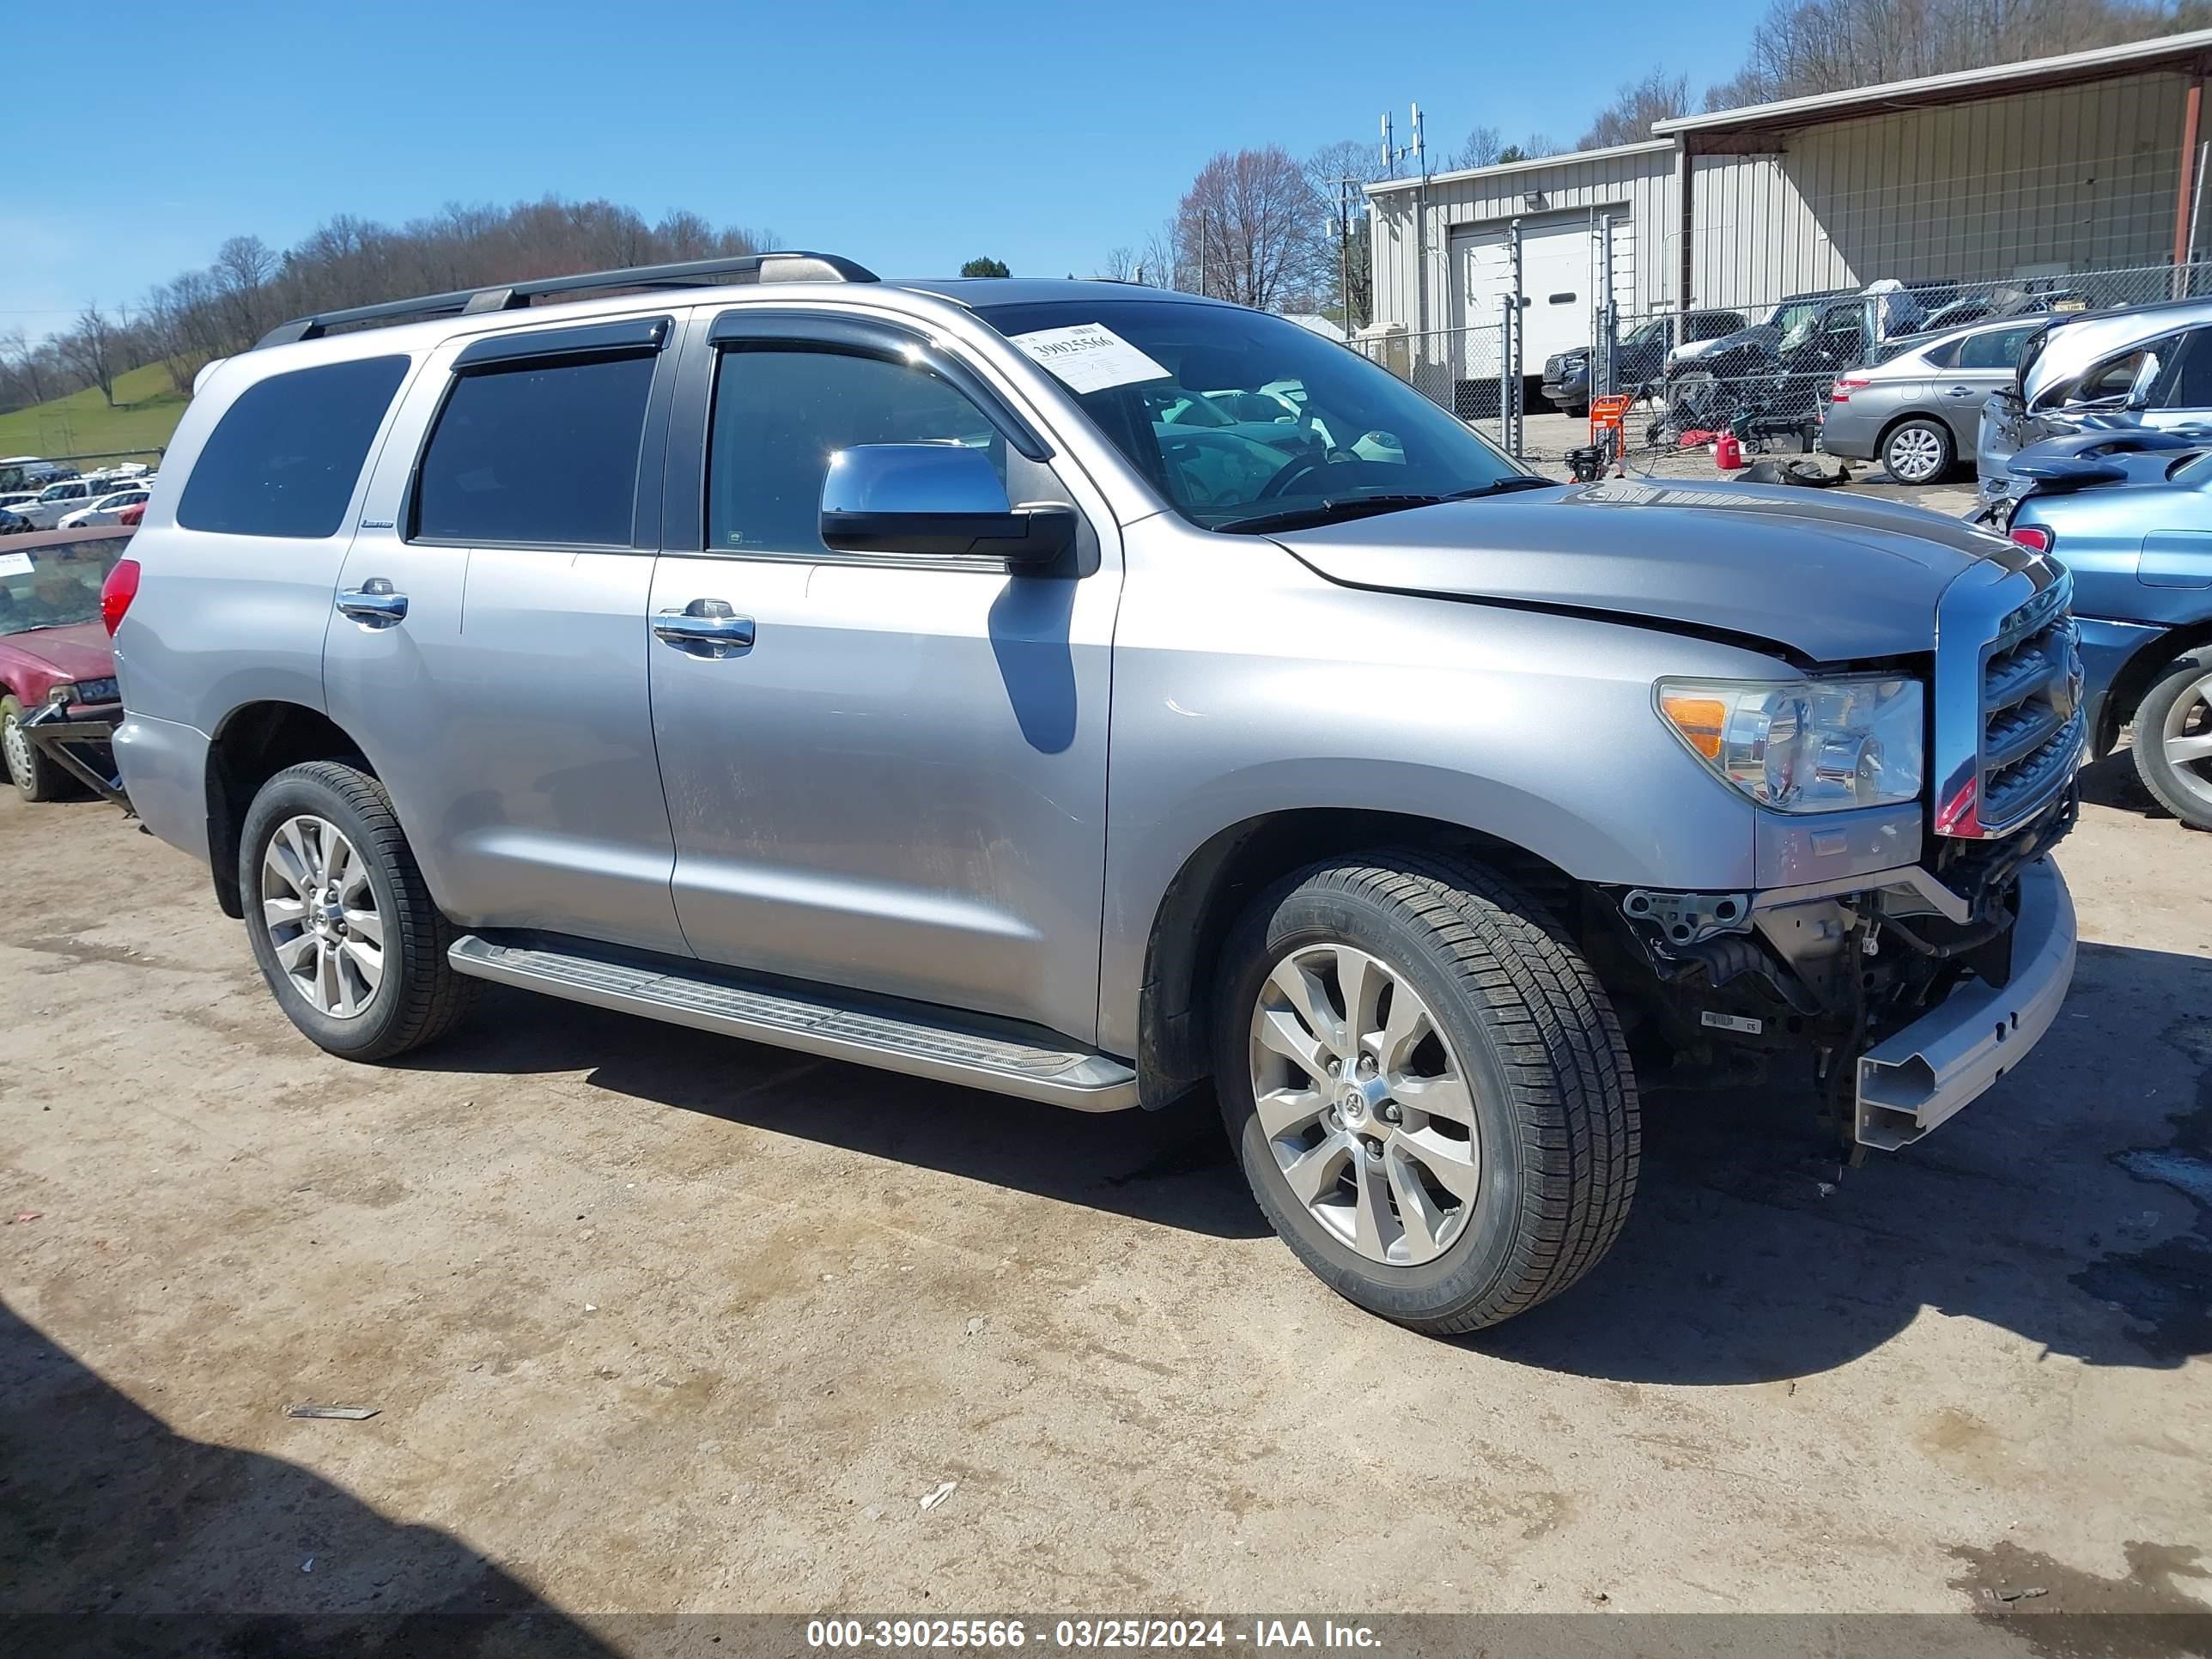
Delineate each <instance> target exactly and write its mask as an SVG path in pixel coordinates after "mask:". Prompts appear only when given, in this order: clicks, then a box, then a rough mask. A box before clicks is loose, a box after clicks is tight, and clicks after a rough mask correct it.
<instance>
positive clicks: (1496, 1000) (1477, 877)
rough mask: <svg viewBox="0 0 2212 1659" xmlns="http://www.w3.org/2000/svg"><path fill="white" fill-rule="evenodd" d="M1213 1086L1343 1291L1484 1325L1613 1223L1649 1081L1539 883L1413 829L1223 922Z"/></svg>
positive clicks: (1586, 1256) (1441, 1326) (1532, 1292)
mask: <svg viewBox="0 0 2212 1659" xmlns="http://www.w3.org/2000/svg"><path fill="white" fill-rule="evenodd" d="M1225 964H1226V969H1227V971H1226V973H1225V975H1224V978H1223V982H1222V985H1221V987H1220V996H1219V1001H1218V1006H1217V1008H1216V1011H1215V1016H1214V1035H1215V1072H1214V1076H1215V1082H1216V1087H1217V1091H1218V1094H1219V1097H1220V1101H1221V1109H1222V1115H1223V1119H1224V1121H1225V1125H1226V1127H1227V1128H1228V1131H1229V1135H1230V1139H1231V1142H1232V1144H1233V1145H1234V1146H1236V1148H1237V1157H1238V1158H1239V1160H1240V1162H1242V1164H1243V1167H1244V1173H1245V1177H1246V1179H1247V1180H1248V1181H1249V1182H1250V1183H1251V1186H1252V1190H1253V1193H1254V1195H1255V1197H1256V1198H1257V1199H1258V1200H1259V1202H1260V1206H1261V1209H1262V1210H1263V1211H1265V1212H1266V1213H1267V1218H1268V1220H1269V1221H1270V1223H1272V1224H1273V1226H1274V1229H1275V1231H1276V1232H1277V1234H1278V1235H1279V1237H1281V1238H1282V1240H1283V1242H1284V1243H1286V1244H1288V1245H1289V1246H1290V1247H1291V1250H1292V1251H1293V1252H1294V1253H1295V1254H1296V1255H1297V1256H1298V1258H1299V1259H1300V1260H1301V1261H1304V1263H1305V1264H1306V1266H1307V1267H1310V1268H1311V1269H1312V1270H1313V1271H1314V1273H1316V1274H1317V1275H1318V1276H1319V1277H1320V1278H1321V1279H1322V1281H1323V1282H1324V1283H1325V1284H1327V1285H1329V1286H1330V1287H1331V1288H1332V1289H1334V1291H1337V1292H1338V1293H1339V1294H1340V1295H1341V1296H1343V1297H1346V1299H1347V1300H1349V1301H1351V1302H1353V1303H1355V1304H1358V1306H1360V1307H1362V1308H1364V1309H1366V1310H1369V1311H1370V1312H1372V1313H1376V1314H1380V1315H1381V1316H1383V1317H1384V1318H1387V1319H1391V1320H1395V1321H1396V1322H1398V1323H1400V1324H1402V1325H1407V1326H1409V1327H1411V1328H1413V1329H1416V1330H1420V1331H1425V1332H1430V1333H1433V1334H1456V1333H1460V1332H1464V1331H1472V1330H1478V1329H1480V1328H1484V1327H1486V1326H1490V1325H1495V1324H1497V1323H1498V1322H1500V1321H1502V1320H1505V1319H1509V1318H1510V1317H1512V1316H1514V1315H1515V1314H1517V1313H1522V1312H1525V1311H1526V1310H1528V1309H1529V1308H1532V1307H1534V1306H1535V1305H1536V1304H1538V1303H1540V1302H1542V1301H1544V1300H1545V1299H1546V1298H1547V1297H1552V1296H1555V1295H1557V1294H1558V1293H1559V1291H1563V1290H1565V1289H1566V1288H1567V1287H1568V1286H1569V1285H1572V1284H1573V1283H1575V1281H1576V1280H1577V1279H1580V1278H1581V1277H1582V1276H1583V1274H1584V1273H1588V1272H1589V1269H1590V1268H1591V1267H1594V1266H1595V1265H1596V1263H1597V1262H1598V1261H1599V1260H1600V1259H1601V1257H1603V1255H1605V1253H1606V1251H1607V1249H1610V1248H1611V1247H1612V1245H1613V1241H1614V1239H1615V1238H1617V1237H1619V1236H1620V1229H1621V1225H1622V1224H1623V1223H1624V1222H1625V1221H1626V1218H1627V1215H1628V1209H1629V1205H1630V1202H1631V1200H1632V1198H1633V1196H1634V1194H1635V1189H1636V1176H1637V1164H1638V1155H1639V1133H1640V1132H1639V1127H1638V1106H1637V1097H1636V1085H1635V1080H1634V1078H1633V1075H1632V1073H1631V1071H1630V1067H1629V1062H1628V1055H1627V1051H1626V1047H1625V1045H1624V1044H1623V1042H1622V1040H1621V1034H1620V1024H1619V1022H1618V1021H1617V1020H1616V1019H1615V1018H1614V1017H1613V1010H1612V1007H1611V1006H1610V1005H1609V1003H1608V1002H1607V998H1606V995H1605V993H1604V991H1603V989H1602V988H1601V987H1600V986H1599V984H1598V982H1597V979H1596V976H1595V975H1594V974H1593V973H1592V972H1591V971H1590V969H1589V964H1588V963H1586V962H1584V961H1583V958H1582V957H1581V955H1580V953H1579V952H1578V951H1577V950H1576V949H1575V947H1574V945H1572V944H1571V942H1570V941H1569V940H1568V939H1567V938H1566V936H1565V934H1564V933H1562V932H1561V931H1560V930H1559V927H1558V925H1557V924H1556V923H1555V922H1554V921H1552V920H1551V919H1550V918H1549V917H1548V916H1547V915H1545V914H1544V913H1543V912H1542V911H1541V909H1540V908H1538V907H1537V906H1536V905H1535V904H1534V902H1531V901H1530V900H1529V899H1528V898H1527V897H1526V896H1523V895H1522V894H1521V893H1520V892H1518V891H1517V890H1515V889H1514V888H1513V887H1512V886H1510V884H1507V883H1505V882H1504V881H1503V880H1501V879H1499V878H1498V877H1497V876H1495V875H1494V874H1492V873H1491V872H1488V871H1486V870H1485V869H1484V868H1482V867H1481V866H1479V865H1476V864H1474V863H1472V862H1470V861H1467V860H1457V859H1451V858H1446V857H1442V856H1438V855H1436V854H1429V853H1425V852H1422V851H1419V850H1416V849H1411V848H1399V849H1392V850H1388V851H1379V852H1375V853H1371V854H1363V855H1359V856H1355V857H1352V858H1349V859H1344V860H1331V861H1329V862H1327V863H1323V864H1320V865H1316V866H1313V867H1312V868H1310V869H1308V870H1306V871H1304V872H1300V873H1298V874H1297V875H1294V876H1292V877H1291V878H1288V879H1286V880H1285V881H1284V882H1283V883H1281V884H1279V885H1278V886H1277V887H1275V888H1274V889H1273V890H1271V891H1270V892H1268V893H1267V894H1266V895H1264V896H1261V898H1260V899H1259V900H1258V901H1257V902H1255V904H1254V905H1253V907H1252V908H1251V909H1250V910H1249V911H1248V912H1247V913H1246V915H1245V916H1244V918H1243V921H1241V922H1240V923H1239V924H1238V926H1237V930H1236V932H1235V933H1234V934H1233V936H1232V938H1231V941H1230V944H1229V946H1228V950H1227V954H1226V956H1225Z"/></svg>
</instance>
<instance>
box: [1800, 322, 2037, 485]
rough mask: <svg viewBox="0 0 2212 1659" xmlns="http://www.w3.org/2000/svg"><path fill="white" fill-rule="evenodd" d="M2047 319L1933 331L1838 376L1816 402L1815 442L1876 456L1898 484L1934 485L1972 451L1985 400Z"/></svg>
mask: <svg viewBox="0 0 2212 1659" xmlns="http://www.w3.org/2000/svg"><path fill="white" fill-rule="evenodd" d="M2046 320H2047V319H2044V318H2040V317H2036V318H2030V319H2026V320H2021V319H2017V318H2013V319H2004V320H2002V321H1998V322H1994V323H1982V324H1979V325H1977V326H1975V327H1972V328H1966V329H1960V330H1959V331H1955V332H1954V333H1949V334H1940V335H1936V336H1934V337H1929V336H1925V335H1919V336H1913V337H1909V338H1908V339H1907V340H1906V341H1905V343H1904V349H1902V350H1899V351H1897V352H1895V353H1893V354H1891V355H1889V356H1885V357H1884V358H1883V359H1882V361H1881V362H1879V363H1876V364H1874V365H1872V366H1871V367H1863V368H1847V369H1845V370H1844V372H1843V373H1842V374H1839V375H1838V376H1837V377H1836V380H1835V383H1834V384H1833V385H1832V386H1831V387H1830V388H1829V390H1828V397H1827V401H1826V403H1825V404H1822V405H1821V424H1820V447H1822V448H1823V449H1825V450H1826V451H1827V452H1828V453H1830V454H1831V455H1841V456H1844V457H1845V458H1847V459H1852V460H1866V461H1871V460H1876V459H1879V460H1880V461H1881V464H1882V466H1883V467H1884V468H1885V469H1886V470H1887V471H1888V473H1889V476H1890V477H1893V478H1894V479H1896V480H1897V481H1898V482H1899V483H1909V484H1926V483H1936V481H1937V480H1938V479H1940V478H1942V477H1945V476H1946V475H1947V474H1948V473H1949V472H1950V471H1951V469H1952V468H1953V467H1954V466H1955V465H1957V464H1958V460H1959V458H1960V456H1961V455H1965V454H1968V453H1972V448H1973V444H1974V436H1975V433H1976V430H1977V429H1978V427H1979V426H1980V424H1981V416H1982V404H1983V403H1984V401H1986V400H1987V398H1989V395H1990V393H1991V392H1996V391H1997V390H1999V389H2000V388H2001V387H2002V386H2004V385H2005V384H2006V383H2008V381H2010V380H2011V379H2012V378H2013V375H2014V373H2015V370H2016V369H2017V368H2018V367H2019V364H2020V355H2021V349H2023V348H2024V347H2025V346H2026V345H2027V342H2028V341H2029V340H2030V339H2031V338H2032V337H2033V336H2034V335H2035V334H2036V333H2037V332H2038V331H2039V330H2041V329H2042V328H2043V327H2044V326H2045V323H2046Z"/></svg>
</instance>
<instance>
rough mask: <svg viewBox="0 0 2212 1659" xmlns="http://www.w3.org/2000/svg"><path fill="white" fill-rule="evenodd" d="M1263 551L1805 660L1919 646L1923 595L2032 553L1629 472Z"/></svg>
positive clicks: (1795, 498)
mask: <svg viewBox="0 0 2212 1659" xmlns="http://www.w3.org/2000/svg"><path fill="white" fill-rule="evenodd" d="M1275 539H1276V540H1277V541H1278V542H1279V543H1280V544H1281V545H1282V546H1283V547H1284V548H1285V549H1286V550H1289V551H1290V552H1291V554H1293V555H1294V556H1297V558H1298V559H1300V560H1301V561H1303V562H1304V563H1306V564H1307V565H1309V566H1310V567H1311V568H1313V569H1315V570H1316V571H1318V572H1319V573H1320V574H1322V575H1323V576H1326V577H1328V579H1329V580H1331V581H1336V582H1341V583H1344V584H1345V585H1346V586H1353V587H1367V588H1379V589H1383V590H1384V591H1388V592H1401V593H1432V594H1436V595H1437V596H1439V597H1443V598H1455V599H1474V600H1483V601H1488V602H1491V603H1494V604H1500V605H1527V606H1530V607H1534V608H1542V609H1557V610H1563V611H1583V612H1600V613H1604V614H1607V615H1610V616H1619V617H1634V618H1640V619H1643V620H1644V621H1648V622H1652V623H1662V624H1666V623H1671V624H1674V625H1675V626H1677V627H1680V628H1681V629H1685V630H1686V631H1694V632H1707V633H1716V634H1722V635H1733V636H1735V637H1736V638H1738V639H1741V640H1744V641H1750V642H1758V643H1772V644H1779V645H1782V646H1784V647H1788V648H1789V649H1790V651H1792V652H1795V653H1796V654H1798V655H1799V656H1802V657H1804V658H1807V659H1811V660H1813V661H1815V662H1849V661H1854V660H1863V659H1870V658H1876V657H1894V656H1899V655H1903V654H1906V653H1914V652H1923V651H1927V650H1929V649H1930V648H1931V647H1932V646H1933V644H1934V642H1935V637H1936V599H1937V597H1938V596H1939V595H1940V594H1941V593H1942V591H1943V590H1944V589H1945V588H1946V587H1948V586H1950V584H1951V583H1952V581H1953V580H1955V579H1956V578H1957V577H1958V576H1959V575H1960V574H1961V573H1963V572H1964V571H1966V570H1967V569H1968V568H1971V567H1972V565H1974V564H1975V563H1977V562H1979V561H1981V560H1984V559H1995V560H1996V561H1998V562H2001V563H2002V564H2005V565H2006V566H2008V568H2021V566H2022V565H2023V564H2025V563H2027V562H2030V561H2032V559H2033V555H2031V554H2029V553H2028V552H2027V550H2025V549H2022V548H2020V547H2017V546H2015V545H2014V544H2011V543H2010V542H2008V541H2006V540H2004V539H2003V538H2001V537H1998V536H1995V535H1992V534H1990V532H1987V531H1981V530H1976V529H1973V528H1972V527H1971V526H1967V525H1966V524H1963V523H1961V522H1960V521H1959V520H1955V519H1948V518H1945V517H1943V516H1942V515H1941V514H1938V513H1927V512H1923V511H1922V510H1921V509H1920V508H1918V507H1903V506H1899V505H1897V504H1895V503H1893V502H1889V501H1875V500H1872V499H1870V498H1869V497H1867V496H1863V495H1841V494H1839V493H1838V492H1835V491H1822V490H1814V489H1803V488H1798V487H1790V486H1777V487H1773V488H1766V487H1762V486H1759V485H1756V484H1740V483H1718V482H1716V483H1710V484H1701V483H1668V482H1664V481H1657V480H1652V481H1647V480H1644V479H1638V478H1615V479H1610V480H1607V481H1606V482H1604V483H1595V484H1585V485H1575V486H1569V487H1565V488H1562V489H1558V490H1556V491H1543V492H1538V491H1533V490H1532V491H1529V492H1528V493H1526V494H1522V495H1500V496H1494V497H1492V498H1490V499H1488V500H1481V501H1449V502H1445V503H1443V504H1442V505H1440V506H1437V507H1413V508H1410V509H1408V510H1407V511H1405V512H1401V513H1386V514H1383V515H1382V516H1380V517H1376V518H1371V519H1358V520H1353V521H1352V522H1351V523H1348V524H1341V525H1328V526H1322V527H1320V528H1317V529H1313V530H1299V531H1292V532H1285V533H1284V534H1281V535H1279V536H1278V537H1276V538H1275Z"/></svg>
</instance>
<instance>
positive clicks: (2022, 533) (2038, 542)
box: [2012, 524, 2058, 553]
mask: <svg viewBox="0 0 2212 1659" xmlns="http://www.w3.org/2000/svg"><path fill="white" fill-rule="evenodd" d="M2012 538H2013V540H2015V541H2016V542H2018V543H2019V544H2021V546H2022V547H2026V548H2030V549H2033V550H2034V551H2036V552H2038V553H2048V552H2049V551H2051V546H2052V544H2054V543H2056V542H2057V539H2058V538H2057V537H2056V536H2053V535H2052V534H2051V532H2049V531H2048V530H2045V528H2044V527H2043V526H2041V525H2039V524H2016V525H2015V526H2013V527H2012Z"/></svg>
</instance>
